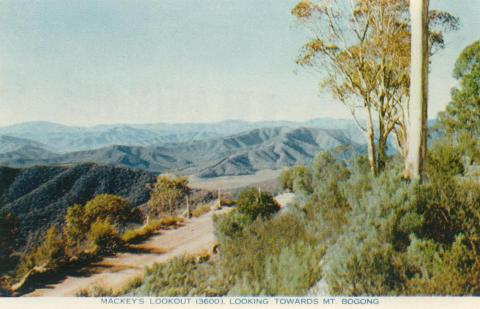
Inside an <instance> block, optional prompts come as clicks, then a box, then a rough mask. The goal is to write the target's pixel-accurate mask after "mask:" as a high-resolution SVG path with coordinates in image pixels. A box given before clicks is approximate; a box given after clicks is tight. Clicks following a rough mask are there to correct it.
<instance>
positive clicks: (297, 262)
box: [215, 211, 322, 295]
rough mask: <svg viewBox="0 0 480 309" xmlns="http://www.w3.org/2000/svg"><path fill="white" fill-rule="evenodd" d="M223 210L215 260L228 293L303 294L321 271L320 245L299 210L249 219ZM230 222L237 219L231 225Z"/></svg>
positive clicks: (217, 232) (217, 231)
mask: <svg viewBox="0 0 480 309" xmlns="http://www.w3.org/2000/svg"><path fill="white" fill-rule="evenodd" d="M225 216H226V217H225V218H224V220H222V221H220V222H216V225H215V230H216V235H217V240H218V241H219V244H220V252H219V258H218V265H219V268H220V270H221V271H222V276H223V277H222V278H223V281H224V282H225V283H224V284H225V285H227V286H229V287H230V288H229V290H230V292H229V293H230V294H232V295H240V294H241V295H261V294H263V295H287V294H292V293H293V294H294V295H301V294H304V293H305V292H306V290H307V289H308V288H309V287H310V286H311V285H313V284H314V283H315V281H316V280H318V278H319V277H320V271H321V270H320V265H319V257H320V256H321V254H322V250H321V246H319V244H318V243H317V241H316V238H315V237H314V235H311V234H310V233H309V232H308V230H307V229H306V227H305V221H304V217H303V216H302V214H301V212H297V211H290V212H286V213H284V214H281V215H277V216H274V217H273V218H271V219H270V220H262V219H261V217H258V218H257V219H256V220H255V221H253V222H251V221H250V223H249V224H248V223H246V222H249V218H248V217H245V216H242V214H238V213H233V214H227V215H225ZM231 222H235V223H237V222H240V223H237V224H238V225H237V226H236V227H235V228H232V227H231V226H232V225H233V224H231ZM229 223H230V224H231V225H230V227H229ZM225 227H226V228H225ZM224 233H225V234H224ZM286 265H288V267H286ZM289 278H290V280H289Z"/></svg>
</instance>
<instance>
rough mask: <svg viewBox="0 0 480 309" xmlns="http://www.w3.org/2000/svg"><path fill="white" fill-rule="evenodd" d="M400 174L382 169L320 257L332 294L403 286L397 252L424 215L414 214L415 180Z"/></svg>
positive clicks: (384, 291)
mask: <svg viewBox="0 0 480 309" xmlns="http://www.w3.org/2000/svg"><path fill="white" fill-rule="evenodd" d="M398 175H399V174H397V173H393V172H390V173H386V174H382V175H381V176H380V177H379V178H377V179H374V180H373V183H372V190H371V191H370V192H367V193H366V194H365V195H364V197H363V198H362V199H360V200H359V201H358V203H357V202H356V201H352V202H353V204H352V212H351V214H350V222H349V224H348V228H347V229H346V230H345V232H344V233H343V234H342V235H341V236H340V237H339V239H338V240H337V241H336V242H335V244H333V245H332V246H331V247H329V248H328V250H327V253H326V255H325V257H324V262H325V276H326V279H327V282H328V284H329V288H330V291H331V292H332V293H334V294H335V295H338V294H342V295H388V294H391V293H392V291H397V290H398V289H399V288H400V287H401V286H402V283H403V277H402V274H403V272H402V269H401V267H399V266H398V263H399V260H400V259H401V255H399V254H398V251H401V250H405V248H406V247H407V246H408V236H409V235H410V233H412V232H415V231H416V230H419V229H420V226H421V222H422V221H421V220H422V219H421V217H419V216H417V215H416V214H415V205H416V204H415V199H416V194H415V189H416V185H415V184H407V183H404V182H403V181H402V180H401V178H400V176H398Z"/></svg>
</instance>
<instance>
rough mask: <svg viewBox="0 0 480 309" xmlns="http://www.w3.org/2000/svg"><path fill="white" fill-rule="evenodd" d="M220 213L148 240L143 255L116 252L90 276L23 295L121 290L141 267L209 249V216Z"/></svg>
mask: <svg viewBox="0 0 480 309" xmlns="http://www.w3.org/2000/svg"><path fill="white" fill-rule="evenodd" d="M224 211H226V210H220V211H216V212H209V213H207V214H205V215H203V216H201V217H199V218H192V219H190V220H188V221H186V223H185V225H184V226H182V227H180V228H178V229H175V230H167V231H162V232H161V234H160V235H156V236H153V237H151V238H149V239H148V240H147V241H145V242H144V243H142V244H141V246H140V247H141V248H142V249H144V250H145V251H146V252H147V253H143V252H142V253H139V252H135V253H120V254H118V255H116V256H114V257H109V258H105V259H103V260H102V261H101V262H99V263H96V264H94V265H92V267H91V269H92V272H93V274H92V273H89V274H86V275H84V276H68V277H66V279H64V280H63V281H61V282H58V283H55V284H52V285H48V286H46V287H44V288H40V289H37V290H35V291H33V292H31V293H29V294H27V295H26V296H48V297H50V296H75V294H76V293H77V292H78V291H79V290H81V289H85V288H91V287H93V286H102V287H110V288H112V289H113V290H114V291H115V290H116V289H119V288H122V287H123V286H125V284H127V282H128V281H130V280H131V279H132V278H134V277H136V276H140V275H142V274H143V272H144V267H145V266H150V265H152V264H153V263H156V262H165V261H167V260H169V259H171V258H172V257H175V256H180V255H182V254H184V253H189V254H192V253H195V252H200V251H203V250H209V249H210V248H211V246H212V244H213V243H214V240H215V239H214V235H213V221H212V217H213V214H214V213H219V212H224ZM148 251H149V252H148ZM95 272H97V273H95Z"/></svg>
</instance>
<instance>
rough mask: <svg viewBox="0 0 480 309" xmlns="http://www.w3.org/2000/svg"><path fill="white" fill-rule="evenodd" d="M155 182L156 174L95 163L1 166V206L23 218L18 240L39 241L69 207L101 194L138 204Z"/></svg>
mask: <svg viewBox="0 0 480 309" xmlns="http://www.w3.org/2000/svg"><path fill="white" fill-rule="evenodd" d="M154 181H155V176H154V175H153V174H151V173H148V172H146V171H142V170H133V169H127V168H123V167H113V166H99V165H96V164H78V165H75V166H70V167H67V166H38V167H30V168H22V169H17V168H9V167H0V209H2V210H7V211H9V212H11V213H13V214H15V215H16V216H17V217H18V219H19V220H20V235H19V237H18V238H17V239H16V241H17V242H18V243H20V244H23V243H24V242H25V241H26V240H28V239H29V240H28V241H29V242H31V243H36V242H38V238H39V237H40V236H41V235H42V234H43V233H44V231H45V230H46V229H47V228H48V227H49V226H50V225H51V224H53V223H62V220H63V217H64V216H65V213H66V209H67V207H69V206H71V205H73V204H84V203H85V202H87V201H88V200H90V199H92V198H93V197H94V196H96V195H98V194H102V193H109V194H116V195H119V196H122V197H124V198H126V199H128V200H129V201H130V203H131V204H132V205H134V206H138V205H141V204H143V203H145V202H146V201H147V200H148V198H149V192H148V189H147V187H146V184H147V183H153V182H154ZM27 246H28V244H27Z"/></svg>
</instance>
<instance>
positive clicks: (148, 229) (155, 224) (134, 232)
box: [122, 216, 185, 243]
mask: <svg viewBox="0 0 480 309" xmlns="http://www.w3.org/2000/svg"><path fill="white" fill-rule="evenodd" d="M184 221H185V219H184V218H182V217H172V216H167V217H163V218H159V219H154V220H151V221H150V222H149V223H148V224H146V225H144V226H142V227H139V228H137V229H130V230H127V231H125V232H124V233H123V235H122V240H123V241H124V242H127V243H132V242H133V243H134V242H138V241H142V240H145V239H147V238H148V237H150V236H151V235H153V234H155V233H156V232H157V231H158V230H160V229H165V228H171V227H175V226H178V225H180V224H182V223H183V222H184Z"/></svg>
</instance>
